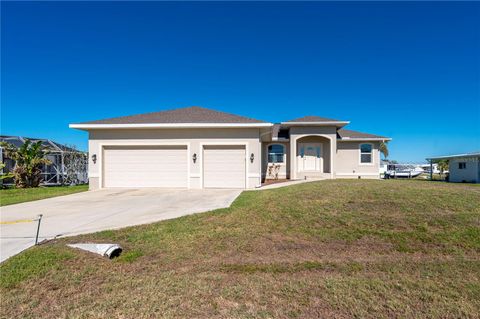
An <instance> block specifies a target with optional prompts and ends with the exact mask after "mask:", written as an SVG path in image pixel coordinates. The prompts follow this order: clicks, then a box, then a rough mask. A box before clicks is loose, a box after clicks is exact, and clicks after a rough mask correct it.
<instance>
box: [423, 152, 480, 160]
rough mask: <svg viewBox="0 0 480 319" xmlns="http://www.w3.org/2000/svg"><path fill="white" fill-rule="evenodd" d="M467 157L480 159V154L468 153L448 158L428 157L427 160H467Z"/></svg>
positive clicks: (448, 156) (447, 156)
mask: <svg viewBox="0 0 480 319" xmlns="http://www.w3.org/2000/svg"><path fill="white" fill-rule="evenodd" d="M465 157H480V153H466V154H456V155H446V156H437V157H427V160H441V159H454V158H465Z"/></svg>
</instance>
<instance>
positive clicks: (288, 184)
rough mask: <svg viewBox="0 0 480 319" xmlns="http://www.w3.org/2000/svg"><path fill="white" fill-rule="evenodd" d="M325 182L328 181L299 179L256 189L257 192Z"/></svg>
mask: <svg viewBox="0 0 480 319" xmlns="http://www.w3.org/2000/svg"><path fill="white" fill-rule="evenodd" d="M324 180H326V179H297V180H293V181H288V182H281V183H275V184H270V185H265V186H262V187H259V188H255V190H256V191H263V190H265V189H273V188H280V187H286V186H290V185H297V184H303V183H311V182H318V181H324Z"/></svg>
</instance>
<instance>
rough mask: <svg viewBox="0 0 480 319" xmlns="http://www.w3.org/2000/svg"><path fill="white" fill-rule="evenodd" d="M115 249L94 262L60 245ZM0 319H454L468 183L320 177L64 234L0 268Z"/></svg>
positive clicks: (460, 310) (467, 307) (473, 211)
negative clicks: (140, 221) (147, 219)
mask: <svg viewBox="0 0 480 319" xmlns="http://www.w3.org/2000/svg"><path fill="white" fill-rule="evenodd" d="M85 241H93V242H116V243H120V244H121V245H122V246H123V247H124V248H125V251H124V253H123V255H122V256H121V257H119V258H117V259H115V260H106V259H104V258H102V257H99V256H95V255H92V254H89V253H86V252H82V251H78V250H74V249H70V248H68V247H66V246H65V244H66V243H73V242H85ZM0 272H1V277H0V294H1V296H2V298H0V302H1V307H0V316H1V317H4V318H12V317H21V318H59V317H69V318H100V317H102V318H160V317H161V318H287V317H289V318H332V317H336V318H348V317H357V318H365V317H367V318H391V317H401V318H461V317H463V318H467V317H471V318H473V317H477V318H478V314H479V313H480V187H476V186H474V185H466V184H448V183H439V182H426V181H425V182H422V181H403V180H388V181H368V180H329V181H320V182H315V183H306V184H299V185H295V186H290V187H286V188H279V189H272V190H266V191H259V192H256V191H251V192H244V193H243V194H242V195H241V196H240V197H239V198H238V199H237V200H236V201H235V202H234V203H233V205H232V206H231V207H230V208H228V209H221V210H216V211H213V212H208V213H204V214H197V215H191V216H186V217H182V218H178V219H174V220H170V221H164V222H159V223H155V224H150V225H145V226H137V227H130V228H126V229H121V230H115V231H104V232H100V233H96V234H92V235H83V236H79V237H75V238H67V239H61V240H57V241H55V242H50V243H48V244H45V245H41V246H38V247H34V248H32V249H29V250H27V251H25V252H24V253H22V254H20V255H18V256H15V257H13V258H12V259H10V260H8V261H7V262H5V263H4V264H3V265H1V266H0Z"/></svg>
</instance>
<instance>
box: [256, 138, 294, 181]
mask: <svg viewBox="0 0 480 319" xmlns="http://www.w3.org/2000/svg"><path fill="white" fill-rule="evenodd" d="M272 144H281V145H283V147H284V150H285V154H284V156H283V163H277V164H276V165H280V168H279V171H278V178H279V179H285V178H290V147H289V146H290V144H289V143H288V142H268V143H263V144H262V177H263V178H266V179H272V178H273V176H269V175H268V167H269V166H271V164H268V146H269V145H272Z"/></svg>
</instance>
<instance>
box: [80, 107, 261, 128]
mask: <svg viewBox="0 0 480 319" xmlns="http://www.w3.org/2000/svg"><path fill="white" fill-rule="evenodd" d="M156 123H266V122H264V121H260V120H255V119H251V118H248V117H244V116H239V115H235V114H230V113H225V112H220V111H215V110H210V109H206V108H203V107H198V106H192V107H185V108H181V109H174V110H168V111H161V112H153V113H145V114H137V115H130V116H121V117H114V118H109V119H104V120H97V121H90V122H83V123H80V124H156Z"/></svg>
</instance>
